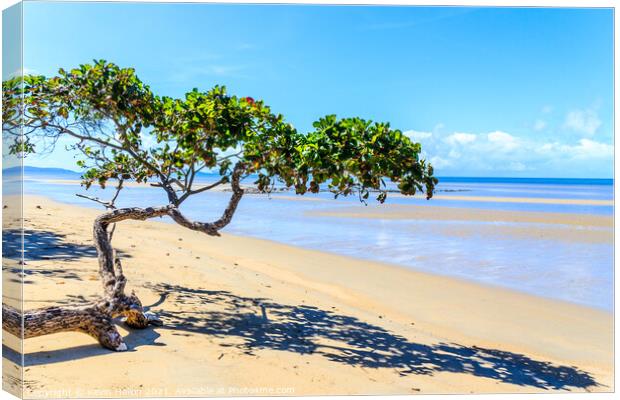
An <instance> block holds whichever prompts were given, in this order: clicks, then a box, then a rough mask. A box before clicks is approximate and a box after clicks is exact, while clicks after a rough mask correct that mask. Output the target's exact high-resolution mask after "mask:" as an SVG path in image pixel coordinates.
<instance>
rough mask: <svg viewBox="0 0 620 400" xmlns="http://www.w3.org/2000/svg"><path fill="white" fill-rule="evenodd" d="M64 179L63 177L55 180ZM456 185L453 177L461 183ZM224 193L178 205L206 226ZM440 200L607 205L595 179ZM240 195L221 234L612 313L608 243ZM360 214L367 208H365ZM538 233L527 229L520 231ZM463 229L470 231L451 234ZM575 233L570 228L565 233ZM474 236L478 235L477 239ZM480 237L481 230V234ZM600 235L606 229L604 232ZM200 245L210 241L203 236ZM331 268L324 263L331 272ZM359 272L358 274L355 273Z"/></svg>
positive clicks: (143, 197) (64, 198) (146, 200)
mask: <svg viewBox="0 0 620 400" xmlns="http://www.w3.org/2000/svg"><path fill="white" fill-rule="evenodd" d="M65 179H66V178H65ZM461 179H463V178H461ZM76 192H82V193H85V191H83V190H82V189H80V188H78V187H77V186H75V185H60V184H49V183H44V182H40V181H27V182H26V184H25V193H26V194H38V195H45V196H49V197H51V198H53V199H54V200H56V201H60V202H64V203H69V204H76V205H81V206H87V207H95V208H97V205H96V204H95V203H93V202H91V201H88V200H84V199H81V198H79V197H76V196H75V193H76ZM89 192H90V193H89V194H90V195H95V196H100V197H102V198H108V197H109V196H110V195H111V192H110V191H102V190H100V189H91V190H90V191H89ZM229 195H230V194H229V193H223V192H220V193H217V192H214V193H205V194H201V195H198V196H195V197H194V198H191V199H190V200H188V201H187V202H186V204H184V205H183V208H184V212H185V213H186V214H187V215H189V216H190V217H192V218H195V219H199V220H207V221H208V220H211V219H214V218H217V217H219V216H220V215H221V212H222V210H223V209H224V207H225V205H226V204H227V202H228V198H229ZM437 195H441V196H491V197H529V198H562V199H595V200H613V185H611V184H610V182H609V181H599V180H569V181H560V182H558V181H555V180H543V181H541V180H536V181H534V182H532V181H523V180H519V181H513V180H504V181H501V180H500V181H497V179H495V178H494V180H490V181H489V180H479V181H475V180H471V179H470V180H469V181H459V180H458V179H457V180H456V181H450V180H449V179H446V180H445V181H443V182H442V183H440V185H439V186H438V192H437ZM291 196H294V194H292V193H285V194H274V195H272V196H271V197H267V196H264V195H246V196H244V198H243V200H242V201H241V203H240V205H239V209H238V211H237V213H236V214H235V218H234V220H233V222H232V223H231V224H230V225H229V226H228V227H226V228H225V232H228V233H232V234H238V235H245V236H252V237H258V238H263V239H269V240H274V241H278V242H282V243H286V244H291V245H296V246H301V247H305V248H310V249H317V250H322V251H329V252H333V253H337V254H341V255H346V256H352V257H357V258H363V259H369V260H376V261H382V262H389V263H394V264H398V265H401V266H405V267H411V268H415V269H417V270H422V271H427V272H433V273H437V274H443V275H448V276H455V277H459V278H464V279H468V280H473V281H477V282H482V283H486V284H492V285H498V286H502V287H507V288H511V289H515V290H519V291H523V292H527V293H531V294H535V295H540V296H544V297H551V298H555V299H560V300H566V301H570V302H574V303H578V304H583V305H588V306H593V307H597V308H601V309H605V310H612V308H613V246H612V245H611V244H601V243H575V242H568V241H562V240H549V239H545V240H543V239H536V238H531V237H527V236H526V237H521V236H514V235H513V236H508V235H501V234H494V235H489V234H485V233H484V232H485V230H484V229H482V228H485V227H486V228H488V227H493V226H497V225H501V224H499V223H483V222H476V221H471V222H470V221H427V220H383V219H363V218H337V217H331V216H330V217H327V216H325V217H319V216H313V215H311V214H312V212H314V211H321V210H327V209H329V210H333V209H335V208H338V207H351V206H357V207H364V206H363V205H361V204H360V203H359V201H358V200H357V198H339V199H336V200H335V199H333V196H332V195H331V194H329V193H320V194H317V195H306V196H303V197H301V198H302V199H316V200H325V201H299V200H291V199H289V198H287V197H291ZM165 203H166V198H165V195H164V194H163V193H162V191H161V190H160V189H156V188H135V187H134V188H132V187H129V188H126V189H125V190H124V193H123V194H122V195H121V197H120V200H119V201H118V205H119V206H120V207H123V206H130V205H131V206H153V205H160V204H165ZM388 203H389V204H420V205H434V206H442V207H465V208H477V209H489V210H491V209H492V210H497V209H502V210H514V211H542V212H566V213H577V214H597V215H613V206H611V205H609V206H606V205H604V206H590V205H553V204H533V203H494V202H478V201H461V200H440V199H433V200H431V201H426V200H424V199H412V198H407V197H397V196H391V197H390V196H388ZM369 204H370V205H369V207H376V205H375V204H373V203H372V202H369ZM529 226H532V227H538V226H537V225H529ZM453 228H454V229H460V228H467V229H468V230H469V231H470V232H474V233H473V234H468V235H455V234H451V232H450V231H451V229H453ZM575 229H576V228H575ZM478 231H480V232H479V233H478ZM487 232H488V230H487ZM608 232H609V235H610V236H611V235H612V231H611V230H609V231H608ZM205 240H217V239H216V238H208V237H205ZM337 267H338V266H334V268H337ZM360 273H363V271H360Z"/></svg>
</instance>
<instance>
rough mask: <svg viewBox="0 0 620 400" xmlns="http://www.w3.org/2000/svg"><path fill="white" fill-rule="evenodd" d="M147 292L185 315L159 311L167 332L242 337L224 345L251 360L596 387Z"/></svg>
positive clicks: (483, 357) (323, 322) (255, 304)
mask: <svg viewBox="0 0 620 400" xmlns="http://www.w3.org/2000/svg"><path fill="white" fill-rule="evenodd" d="M152 289H153V290H155V291H157V292H159V293H160V294H161V295H162V296H165V295H166V294H169V295H170V296H171V297H172V298H171V300H173V301H174V302H176V303H179V304H181V308H182V309H185V310H188V311H175V312H166V311H163V312H158V315H159V316H160V317H161V318H162V320H163V321H164V327H163V328H164V329H172V330H177V331H186V332H194V333H201V334H207V335H213V336H215V337H218V338H224V339H226V338H230V337H234V338H237V339H238V338H241V339H243V340H242V342H241V343H239V340H234V341H232V342H231V343H224V344H222V345H224V346H234V347H237V348H240V349H242V350H243V351H244V352H245V353H247V354H250V355H251V354H254V351H256V350H260V349H270V350H280V351H290V352H294V353H298V354H319V355H321V356H323V357H325V358H327V359H329V360H331V361H333V362H337V363H342V364H348V365H351V366H358V367H365V368H388V369H394V370H396V371H397V372H398V373H399V374H400V375H402V376H406V375H409V374H418V375H432V374H433V373H436V372H454V373H466V374H471V375H475V376H479V377H485V378H491V379H495V380H498V381H501V382H505V383H511V384H515V385H520V386H530V387H535V388H539V389H555V390H559V389H569V388H588V387H592V386H598V384H597V383H596V381H595V380H594V379H593V378H592V376H590V374H588V373H587V372H585V371H581V370H579V369H578V368H576V367H569V366H560V365H554V364H552V363H549V362H545V361H537V360H534V359H531V358H529V357H527V356H525V355H522V354H516V353H511V352H508V351H502V350H494V349H486V348H482V347H477V346H472V347H466V346H462V345H458V344H454V343H440V344H436V345H425V344H419V343H413V342H410V341H409V340H407V339H406V338H405V337H403V336H400V335H397V334H394V333H391V332H389V331H388V330H386V329H384V328H382V327H380V326H376V325H372V324H369V323H366V322H363V321H360V320H359V319H357V318H354V317H350V316H346V315H339V314H337V313H334V312H332V311H325V310H321V309H319V308H316V307H311V306H305V305H301V306H291V305H285V304H278V303H275V302H273V301H271V300H269V299H262V298H249V297H241V296H237V295H234V294H232V293H230V292H227V291H209V290H199V289H189V288H185V287H181V286H174V285H168V284H159V285H156V286H153V287H152Z"/></svg>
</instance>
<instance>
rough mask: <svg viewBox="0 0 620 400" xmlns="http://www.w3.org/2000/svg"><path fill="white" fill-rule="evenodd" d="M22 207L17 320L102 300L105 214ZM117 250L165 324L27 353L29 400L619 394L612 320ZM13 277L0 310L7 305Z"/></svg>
mask: <svg viewBox="0 0 620 400" xmlns="http://www.w3.org/2000/svg"><path fill="white" fill-rule="evenodd" d="M6 201H7V200H6V199H5V203H6ZM9 201H10V198H9ZM24 202H25V204H24V207H25V217H26V220H25V229H26V231H27V232H26V234H27V236H28V238H27V240H26V242H27V248H26V257H27V258H26V260H27V261H26V263H27V264H26V274H25V277H24V281H25V284H24V298H25V308H26V309H30V308H36V307H45V306H51V305H61V304H69V303H79V302H85V301H88V300H90V299H92V298H94V297H96V296H97V295H98V294H99V293H100V291H101V283H100V282H99V277H98V275H97V260H96V253H95V251H94V248H93V247H92V239H91V235H92V233H91V232H92V221H93V219H94V218H95V217H96V216H97V215H98V214H100V213H101V211H98V210H95V209H88V208H80V207H76V206H68V205H64V204H60V203H56V202H53V201H51V200H49V199H47V198H44V197H35V196H26V197H25V199H24ZM12 205H13V203H10V202H9V206H12ZM360 210H362V211H360ZM6 211H7V210H5V212H6ZM335 212H336V211H335ZM338 213H340V214H339V216H347V217H351V218H356V217H360V213H363V214H364V215H363V217H365V218H378V217H380V218H422V219H423V218H440V219H441V218H446V219H450V220H464V219H479V220H482V221H486V220H500V221H501V220H511V221H515V220H517V221H529V222H532V221H536V222H541V223H547V224H556V226H555V228H553V227H552V228H550V229H548V230H546V231H545V230H543V228H540V229H541V230H539V231H536V230H534V231H531V232H529V234H531V235H537V234H544V235H547V236H553V235H556V236H557V237H559V238H563V240H574V241H579V240H584V241H602V242H606V241H607V240H608V239H607V238H608V237H609V235H608V234H607V236H604V235H601V234H600V233H597V232H598V231H597V229H603V228H604V229H609V228H610V227H611V224H612V223H613V219H612V217H610V216H595V215H585V214H583V215H581V216H579V217H577V218H576V217H575V215H569V214H565V215H563V214H557V215H552V214H550V213H534V212H528V213H526V212H523V213H516V212H507V211H491V210H480V212H477V211H475V210H468V212H467V213H464V212H462V211H461V212H459V209H449V208H442V207H423V208H421V207H408V208H406V207H405V206H396V205H385V207H384V208H383V209H382V210H381V211H379V209H378V208H375V207H372V208H371V207H367V208H357V209H356V210H343V209H342V208H341V209H339V210H338ZM8 215H10V214H8ZM323 215H329V213H325V214H323ZM560 225H564V226H572V227H574V226H575V225H578V226H579V227H580V228H583V231H584V232H586V234H583V235H577V234H572V233H566V232H574V231H572V230H571V231H569V230H566V229H564V230H563V231H562V232H560V231H561V227H560ZM588 232H589V233H588ZM492 233H493V232H490V233H489V234H492ZM5 234H6V233H5ZM515 234H521V235H526V234H528V233H527V232H520V233H519V232H517V233H515ZM597 235H598V236H597ZM114 244H115V246H116V247H117V249H118V250H119V252H120V254H121V256H122V259H123V264H124V268H125V274H126V275H127V278H128V280H129V283H128V289H129V290H135V292H136V293H137V294H138V295H139V297H140V298H141V300H142V302H143V304H144V305H146V306H148V308H149V311H151V312H153V313H155V314H157V315H159V316H160V318H161V319H162V320H163V322H164V326H162V327H150V328H148V329H146V330H131V331H130V330H128V329H125V328H124V327H122V325H121V328H120V329H121V331H122V333H123V334H124V335H125V341H126V343H127V346H128V348H129V350H128V351H126V352H121V353H113V352H110V351H108V350H104V349H102V348H100V347H99V346H98V344H96V343H95V342H94V341H93V340H92V339H91V338H90V337H88V336H86V335H83V334H79V333H62V334H55V335H50V336H43V337H39V338H33V339H28V340H26V341H24V353H25V357H26V359H25V369H24V383H25V387H26V392H25V393H24V395H25V396H26V397H30V398H33V397H37V398H39V397H80V396H81V397H111V396H112V397H113V396H123V395H124V396H134V397H141V396H230V395H238V396H241V395H251V394H254V395H255V394H261V395H315V394H416V393H488V392H495V393H496V392H549V391H554V390H561V391H564V390H570V391H604V392H609V391H613V389H614V388H613V316H612V314H611V313H608V312H605V311H602V310H598V309H594V308H589V307H585V306H580V305H576V304H571V303H568V302H562V301H556V300H550V299H545V298H541V297H536V296H532V295H526V294H522V293H520V292H516V291H512V290H508V289H502V288H497V287H492V286H485V285H482V284H476V283H471V282H469V281H464V280H459V279H455V278H449V277H444V276H438V275H433V274H428V273H422V272H416V271H414V270H412V269H407V268H401V267H398V266H396V265H391V264H383V263H378V262H370V261H365V260H359V259H355V258H348V257H343V256H338V255H334V254H330V253H325V252H319V251H313V250H306V249H302V248H297V247H293V246H288V245H283V244H279V243H276V242H271V241H266V240H260V239H254V238H247V237H240V236H234V235H229V234H224V235H223V236H222V237H219V238H212V237H207V236H205V235H203V234H200V233H197V232H193V231H189V230H187V229H184V228H182V227H179V226H176V225H172V224H167V223H164V222H161V221H147V222H134V221H132V222H127V223H123V224H122V225H119V226H118V227H117V230H116V233H115V237H114ZM29 258H32V259H35V260H29ZM5 265H9V266H10V264H5ZM7 276H8V274H5V292H4V299H3V300H4V301H5V302H6V303H8V304H11V305H17V304H18V301H17V300H18V299H16V298H15V297H16V296H17V295H16V294H15V292H11V291H10V290H9V291H7V290H6V288H7V287H8V286H7V285H9V286H10V285H11V283H10V282H6V279H7ZM3 344H4V345H5V350H7V351H5V358H4V359H3V366H4V369H3V370H4V374H5V377H6V376H8V375H10V374H11V371H15V368H16V367H15V363H14V361H15V360H16V359H15V357H18V354H17V351H19V342H18V341H17V340H16V338H13V337H10V335H8V334H6V333H5V334H4V335H3ZM11 349H12V350H13V352H11V351H10V350H11ZM11 360H13V361H11ZM7 371H8V372H7ZM9 389H10V388H9Z"/></svg>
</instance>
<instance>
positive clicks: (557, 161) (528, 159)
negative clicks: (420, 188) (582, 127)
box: [411, 131, 614, 177]
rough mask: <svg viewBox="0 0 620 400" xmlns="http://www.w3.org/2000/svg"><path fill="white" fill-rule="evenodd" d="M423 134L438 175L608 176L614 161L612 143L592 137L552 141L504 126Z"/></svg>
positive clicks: (427, 150) (424, 155) (426, 150)
mask: <svg viewBox="0 0 620 400" xmlns="http://www.w3.org/2000/svg"><path fill="white" fill-rule="evenodd" d="M411 132H417V131H411ZM411 135H414V136H415V134H413V133H411ZM421 136H424V137H425V138H426V139H425V141H423V142H422V150H423V154H422V156H423V157H425V158H426V159H428V160H429V161H430V162H431V164H432V165H433V166H434V167H435V170H436V171H437V172H436V173H437V174H438V175H439V176H450V175H454V176H467V175H471V176H476V175H481V176H484V175H486V176H542V177H553V176H567V177H596V176H609V175H610V174H611V168H612V165H613V163H612V160H613V150H614V147H613V145H612V144H609V143H605V142H602V141H596V140H592V139H591V138H587V137H583V138H580V139H578V140H570V139H564V138H566V136H564V137H562V136H556V137H555V138H554V139H553V140H548V139H545V138H544V137H541V136H531V135H530V136H519V135H515V134H511V133H508V132H504V131H493V132H484V133H463V132H453V133H450V134H445V135H442V134H441V133H438V132H433V133H432V135H424V134H423V135H421ZM565 140H567V141H565ZM568 140H570V141H568Z"/></svg>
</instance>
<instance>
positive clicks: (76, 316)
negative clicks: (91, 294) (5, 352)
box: [2, 295, 159, 351]
mask: <svg viewBox="0 0 620 400" xmlns="http://www.w3.org/2000/svg"><path fill="white" fill-rule="evenodd" d="M117 316H123V317H125V323H126V324H127V325H128V326H129V327H131V328H134V329H143V328H146V327H147V326H148V325H149V324H155V325H158V324H159V323H158V320H157V319H155V318H153V317H149V316H148V315H147V314H145V313H144V311H143V309H142V305H141V304H140V301H139V300H138V299H137V297H135V296H134V295H132V296H124V297H123V298H121V299H119V300H116V301H113V302H110V301H106V300H101V301H99V302H97V303H95V304H89V305H85V306H80V307H47V308H40V309H35V310H28V311H27V312H25V313H24V314H23V330H22V324H21V319H22V315H21V314H20V312H19V311H18V310H16V309H14V308H12V307H9V306H8V305H6V304H3V305H2V319H3V324H2V327H3V328H4V330H6V331H7V332H9V333H11V334H13V335H15V336H17V337H20V338H23V339H28V338H32V337H37V336H43V335H49V334H52V333H58V332H81V333H85V334H87V335H89V336H91V337H93V338H94V339H95V340H97V341H98V342H99V343H100V344H101V345H102V346H103V347H105V348H108V349H110V350H115V351H124V350H127V345H126V344H125V343H124V342H123V338H122V336H121V334H120V333H119V332H118V330H117V329H116V327H115V325H114V321H113V319H114V318H115V317H117Z"/></svg>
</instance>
